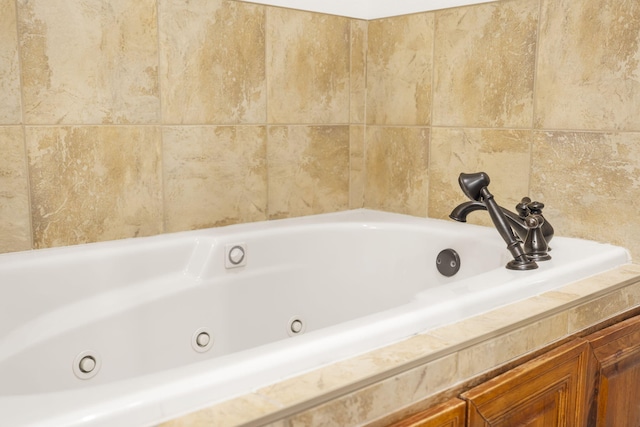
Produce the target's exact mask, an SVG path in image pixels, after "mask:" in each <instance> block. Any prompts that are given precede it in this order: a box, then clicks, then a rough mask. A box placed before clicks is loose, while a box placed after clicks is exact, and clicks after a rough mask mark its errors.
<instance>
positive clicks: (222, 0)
mask: <svg viewBox="0 0 640 427" xmlns="http://www.w3.org/2000/svg"><path fill="white" fill-rule="evenodd" d="M0 6H1V7H2V10H3V14H2V15H1V16H0V24H1V25H0V92H1V93H2V95H3V103H2V105H0V146H1V147H2V150H3V154H4V155H3V156H2V157H1V158H0V185H1V187H2V188H1V190H0V233H2V238H0V252H9V251H16V250H23V249H29V248H40V247H48V246H59V245H67V244H75V243H82V242H91V241H100V240H108V239H115V238H123V237H134V236H144V235H150V234H157V233H161V232H170V231H178V230H188V229H195V228H201V227H209V226H216V225H225V224H232V223H237V222H247V221H257V220H264V219H274V218H285V217H291V216H298V215H307V214H312V213H321V212H328V211H335V210H344V209H349V208H359V207H369V208H374V209H384V210H391V211H396V212H402V213H408V214H412V215H418V216H432V217H437V218H444V217H446V215H447V213H448V212H449V210H450V209H451V207H452V206H455V205H456V204H457V203H459V202H460V201H462V200H463V199H464V197H463V195H462V194H461V192H460V191H459V189H458V188H457V185H456V179H457V175H458V174H459V173H460V172H463V171H464V172H471V171H478V170H484V171H485V172H487V173H488V174H489V175H490V176H491V179H492V182H491V188H492V190H493V193H494V195H495V196H496V198H497V199H498V201H499V202H500V203H501V204H503V205H505V206H506V207H512V205H513V204H515V203H516V202H517V201H518V200H519V198H520V197H522V196H524V195H527V194H528V195H530V196H532V197H534V198H537V199H540V200H541V201H543V202H544V203H545V204H546V208H545V214H546V216H547V217H548V218H550V219H551V220H552V221H553V224H554V226H555V227H556V229H557V231H558V234H563V235H573V236H578V237H585V238H591V239H596V240H603V241H609V242H613V243H616V244H620V245H623V246H626V247H629V248H630V249H631V251H632V253H634V252H635V253H639V252H640V243H638V242H640V234H639V233H640V232H639V231H637V230H640V228H638V227H636V226H635V217H634V212H635V211H637V210H638V209H637V207H636V206H635V204H636V203H639V202H637V201H638V200H640V197H638V187H639V186H638V176H639V175H640V174H639V173H640V153H637V150H636V149H635V147H636V146H637V145H638V141H637V140H638V135H639V134H638V132H639V131H640V111H638V110H639V108H640V107H638V106H639V105H640V99H638V97H639V96H640V95H638V94H639V93H640V91H638V90H637V86H638V81H639V78H638V75H639V73H640V71H639V70H640V66H639V65H638V63H639V61H638V60H637V58H638V57H640V38H639V37H638V34H639V33H640V5H639V4H638V3H637V2H620V1H617V0H585V1H583V2H573V1H570V0H558V1H553V2H552V1H548V0H510V1H502V2H492V3H485V4H480V5H475V6H468V7H461V8H453V9H447V10H442V11H435V12H425V13H417V14H413V15H407V16H399V17H394V18H387V19H380V20H373V21H368V22H367V21H360V20H356V19H349V18H343V17H338V16H331V15H325V14H317V13H312V12H302V11H295V10H290V9H283V8H277V7H271V6H264V5H255V4H251V3H245V2H235V1H232V0H195V1H190V2H186V1H184V0H143V1H140V2H135V3H131V2H128V1H124V0H117V1H111V2H101V1H98V0H96V1H94V2H88V1H87V2H80V3H79V4H75V5H74V6H73V7H71V6H70V5H69V4H68V3H67V2H64V1H62V0H35V1H26V0H0ZM5 12H6V13H5ZM472 221H474V222H481V223H487V222H488V221H487V218H486V215H483V214H482V213H477V214H474V215H473V218H472ZM605 223H606V226H604V225H605ZM612 223H615V225H609V224H612Z"/></svg>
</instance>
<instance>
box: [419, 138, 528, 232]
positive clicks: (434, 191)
mask: <svg viewBox="0 0 640 427" xmlns="http://www.w3.org/2000/svg"><path fill="white" fill-rule="evenodd" d="M530 146H531V132H530V131H526V130H500V129H459V128H458V129H455V128H433V129H432V130H431V157H430V163H429V216H430V217H432V218H442V219H446V218H448V217H449V214H450V213H451V211H452V210H453V208H455V207H456V206H457V205H458V204H459V203H461V202H465V201H467V200H468V199H467V197H466V196H465V195H464V193H463V192H462V190H461V189H460V186H459V185H458V176H459V175H460V173H461V172H465V173H472V172H486V173H487V174H488V175H489V177H490V178H491V184H490V185H489V190H490V191H491V194H493V195H494V196H495V200H496V201H497V202H498V204H500V205H501V206H503V207H505V208H507V209H510V210H513V208H514V206H515V205H516V204H517V203H518V202H520V200H521V199H522V197H524V196H527V195H528V192H529V191H528V190H529V163H530ZM467 220H468V222H470V223H475V224H483V225H490V224H491V220H490V218H489V215H488V214H487V213H486V212H475V213H472V214H471V215H469V217H468V218H467Z"/></svg>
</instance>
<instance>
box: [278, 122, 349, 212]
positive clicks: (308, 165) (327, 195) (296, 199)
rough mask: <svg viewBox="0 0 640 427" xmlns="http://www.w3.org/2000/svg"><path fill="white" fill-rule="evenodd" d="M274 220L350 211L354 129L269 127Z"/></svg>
mask: <svg viewBox="0 0 640 427" xmlns="http://www.w3.org/2000/svg"><path fill="white" fill-rule="evenodd" d="M268 137H269V140H268V150H267V153H268V154H267V159H268V165H269V166H268V168H269V218H271V219H275V218H287V217H294V216H302V215H311V214H317V213H324V212H334V211H340V210H345V209H347V208H348V206H349V126H270V127H269V129H268Z"/></svg>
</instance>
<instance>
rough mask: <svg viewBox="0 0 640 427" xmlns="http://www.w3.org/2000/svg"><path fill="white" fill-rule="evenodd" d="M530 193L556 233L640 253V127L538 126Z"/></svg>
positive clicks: (639, 254)
mask: <svg viewBox="0 0 640 427" xmlns="http://www.w3.org/2000/svg"><path fill="white" fill-rule="evenodd" d="M534 138H535V139H534V143H533V151H532V166H531V170H532V176H533V177H535V178H534V179H533V180H532V183H531V193H532V195H533V196H534V197H535V198H537V199H538V200H540V201H542V202H543V203H544V204H545V209H544V212H545V217H546V218H547V219H549V221H551V222H552V223H553V226H554V228H555V230H556V234H557V235H562V236H576V237H582V238H587V239H592V240H599V241H603V242H609V243H614V244H618V245H622V246H625V247H627V248H629V249H630V250H631V252H632V255H633V256H634V257H635V258H638V257H639V256H640V228H639V227H637V212H638V210H639V209H640V201H639V199H638V191H639V190H638V189H639V188H640V133H599V132H536V133H535V135H534Z"/></svg>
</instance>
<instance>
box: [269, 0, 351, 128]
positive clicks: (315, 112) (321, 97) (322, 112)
mask: <svg viewBox="0 0 640 427" xmlns="http://www.w3.org/2000/svg"><path fill="white" fill-rule="evenodd" d="M350 22H351V20H350V19H348V18H343V17H339V16H330V15H324V14H317V13H309V12H301V11H297V10H291V9H281V8H275V7H269V8H267V31H266V34H267V49H266V50H267V58H266V60H267V75H268V76H269V85H268V98H267V99H268V101H267V102H268V105H269V107H268V121H269V123H274V124H275V123H281V124H292V123H303V124H312V123H313V124H345V123H349V97H350V89H349V82H350V77H349V62H350V57H351V55H350V42H349V40H350V27H351V26H350Z"/></svg>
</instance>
